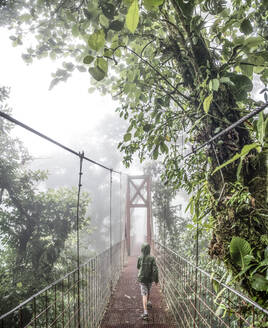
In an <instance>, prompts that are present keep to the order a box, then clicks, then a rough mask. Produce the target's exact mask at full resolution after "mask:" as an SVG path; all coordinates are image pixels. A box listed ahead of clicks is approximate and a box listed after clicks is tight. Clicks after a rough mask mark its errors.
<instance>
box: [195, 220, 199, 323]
mask: <svg viewBox="0 0 268 328" xmlns="http://www.w3.org/2000/svg"><path fill="white" fill-rule="evenodd" d="M198 239H199V226H198V222H197V223H196V259H195V294H194V307H195V308H194V327H197V326H196V315H197V268H198V264H199V261H198V260H199V259H198V258H199V248H198Z"/></svg>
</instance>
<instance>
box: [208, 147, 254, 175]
mask: <svg viewBox="0 0 268 328" xmlns="http://www.w3.org/2000/svg"><path fill="white" fill-rule="evenodd" d="M257 147H259V143H256V142H255V143H252V144H249V145H245V146H244V147H243V148H242V150H241V152H240V153H237V154H235V155H234V156H233V157H232V158H231V159H229V160H228V161H226V162H224V163H223V164H221V165H220V166H218V167H216V169H215V170H214V171H213V172H212V175H213V174H214V173H216V172H217V171H219V170H220V169H222V168H223V167H225V166H227V165H229V164H231V163H233V162H234V161H236V160H238V159H239V158H241V157H244V156H246V155H247V154H248V153H249V152H250V151H251V150H252V149H254V148H257Z"/></svg>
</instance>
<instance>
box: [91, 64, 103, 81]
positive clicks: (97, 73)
mask: <svg viewBox="0 0 268 328" xmlns="http://www.w3.org/2000/svg"><path fill="white" fill-rule="evenodd" d="M88 71H89V73H90V74H91V76H92V77H93V78H94V79H95V80H96V81H101V80H103V79H104V77H105V75H106V74H105V72H104V71H103V70H102V69H100V68H99V67H90V68H89V69H88Z"/></svg>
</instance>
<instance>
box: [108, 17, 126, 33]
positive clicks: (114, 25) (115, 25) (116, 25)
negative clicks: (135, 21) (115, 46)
mask: <svg viewBox="0 0 268 328" xmlns="http://www.w3.org/2000/svg"><path fill="white" fill-rule="evenodd" d="M123 27H124V22H122V21H120V20H114V21H112V22H111V23H110V26H109V28H110V29H111V30H114V31H121V30H122V29H123Z"/></svg>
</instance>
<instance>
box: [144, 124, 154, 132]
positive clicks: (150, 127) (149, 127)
mask: <svg viewBox="0 0 268 328" xmlns="http://www.w3.org/2000/svg"><path fill="white" fill-rule="evenodd" d="M152 127H153V125H152V124H145V125H144V126H143V131H144V132H149V131H150V130H151V129H152Z"/></svg>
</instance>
